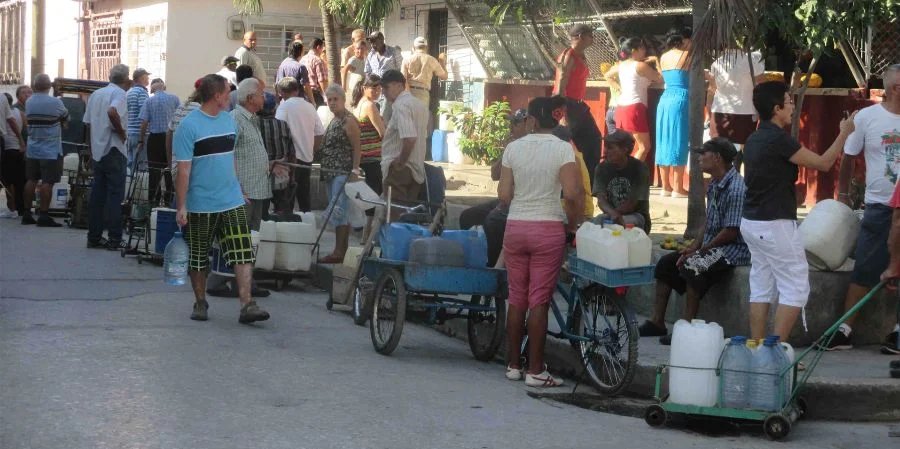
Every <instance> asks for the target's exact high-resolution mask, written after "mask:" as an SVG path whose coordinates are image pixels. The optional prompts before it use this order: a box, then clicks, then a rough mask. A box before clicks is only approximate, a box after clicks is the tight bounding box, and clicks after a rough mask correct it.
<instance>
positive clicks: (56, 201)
mask: <svg viewBox="0 0 900 449" xmlns="http://www.w3.org/2000/svg"><path fill="white" fill-rule="evenodd" d="M69 189H70V187H69V177H68V176H63V177H61V178H60V180H59V182H57V183H56V184H53V190H52V191H51V194H50V209H56V210H65V209H67V208H68V207H69Z"/></svg>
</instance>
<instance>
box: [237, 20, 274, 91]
mask: <svg viewBox="0 0 900 449" xmlns="http://www.w3.org/2000/svg"><path fill="white" fill-rule="evenodd" d="M234 57H235V58H238V60H239V63H238V65H249V66H250V67H252V68H253V76H254V77H256V78H259V79H261V80H264V81H265V80H268V79H269V78H268V76H267V75H266V66H265V64H263V61H262V58H260V57H259V55H258V54H256V33H255V32H253V31H248V32H246V33H244V45H242V46H241V48H238V49H237V51H236V52H234Z"/></svg>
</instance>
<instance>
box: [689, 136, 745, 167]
mask: <svg viewBox="0 0 900 449" xmlns="http://www.w3.org/2000/svg"><path fill="white" fill-rule="evenodd" d="M693 151H694V152H695V153H701V154H702V153H718V154H719V156H722V160H724V161H725V162H726V163H729V164H730V163H732V162H734V158H735V156H737V148H735V147H734V144H733V143H731V141H730V140H728V139H726V138H724V137H714V138H712V139H710V140H707V141H706V142H704V143H703V145H701V146H699V147H695V148H694V150H693Z"/></svg>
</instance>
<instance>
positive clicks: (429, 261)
mask: <svg viewBox="0 0 900 449" xmlns="http://www.w3.org/2000/svg"><path fill="white" fill-rule="evenodd" d="M409 261H410V262H415V263H420V264H423V265H441V266H447V267H464V266H466V253H465V250H463V246H462V244H461V243H459V242H456V241H453V240H447V239H444V238H441V237H424V238H419V239H415V240H413V241H412V242H411V243H410V245H409Z"/></svg>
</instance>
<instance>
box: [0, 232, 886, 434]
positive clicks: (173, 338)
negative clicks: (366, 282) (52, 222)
mask: <svg viewBox="0 0 900 449" xmlns="http://www.w3.org/2000/svg"><path fill="white" fill-rule="evenodd" d="M264 285H265V284H264ZM325 299H326V295H325V294H324V293H322V292H319V291H316V290H313V289H311V288H304V287H302V286H301V285H300V284H295V285H294V286H292V287H290V288H289V289H287V290H286V291H284V292H280V293H273V295H272V296H271V297H269V298H265V299H260V300H259V301H258V302H259V304H260V305H261V306H262V307H263V308H265V309H266V310H268V311H269V312H270V313H271V314H272V319H271V320H269V321H267V322H264V323H261V324H258V325H253V326H243V325H240V324H238V322H237V316H238V303H237V300H236V299H218V298H210V304H211V308H210V317H211V320H210V321H208V322H205V323H200V322H193V321H190V320H189V319H188V316H189V314H190V309H191V302H192V295H191V293H190V292H189V289H188V288H186V287H176V288H173V287H168V286H166V285H164V284H163V282H162V278H161V269H160V268H159V267H158V266H156V265H153V264H148V263H144V264H143V265H139V264H138V263H137V262H136V261H135V260H134V259H133V258H128V259H122V258H120V257H119V254H117V253H113V252H109V251H105V250H88V249H86V248H85V232H84V231H82V230H74V229H68V228H60V229H39V228H35V227H33V226H29V227H25V226H21V225H19V224H18V223H17V222H16V221H15V220H2V222H0V448H2V449H24V448H28V449H107V448H109V449H144V448H147V449H150V448H153V449H157V448H160V449H206V448H210V449H213V448H214V449H230V448H258V449H281V448H290V449H297V448H316V449H320V448H390V449H400V448H454V449H455V448H504V449H505V448H513V447H515V448H535V449H538V448H541V449H543V448H658V447H675V448H688V447H690V448H720V447H726V448H755V447H789V448H793V447H797V448H804V447H809V448H857V447H860V446H861V445H863V447H873V448H876V447H877V448H888V447H900V438H896V437H891V436H890V432H891V426H890V425H889V424H849V423H834V422H803V423H800V424H798V425H797V426H796V427H795V431H794V433H792V434H791V436H790V439H789V441H788V442H787V443H772V442H770V441H768V440H766V439H765V437H763V436H760V435H754V434H743V435H740V436H728V437H710V436H706V435H702V434H698V433H695V432H692V431H687V430H684V429H651V428H649V427H648V426H647V425H646V424H645V423H644V421H643V420H641V419H636V418H632V417H625V416H618V415H612V414H605V413H599V412H595V411H590V410H586V409H582V408H578V407H575V406H571V405H566V404H561V403H558V402H552V401H547V400H539V399H534V398H532V397H529V396H528V395H527V392H528V390H529V389H528V388H527V387H525V386H524V385H523V384H522V383H520V382H510V381H507V380H506V379H505V377H504V376H503V366H502V365H501V364H495V363H482V362H478V361H476V360H474V359H473V358H472V356H471V354H470V353H469V350H468V346H467V345H466V344H465V343H464V342H462V341H459V340H456V339H452V338H449V337H447V336H444V335H442V334H439V333H438V332H436V331H434V330H432V329H429V328H426V327H422V326H417V325H407V326H406V327H405V328H404V333H403V338H402V340H401V342H400V347H399V348H398V349H397V351H396V352H395V353H394V355H392V356H390V357H385V356H381V355H379V354H377V353H375V352H374V350H373V349H372V344H371V342H370V338H369V330H368V328H363V327H358V326H354V325H353V324H352V322H351V320H350V318H349V316H348V315H347V314H346V313H344V312H339V311H335V312H328V311H327V310H326V309H325V306H324V304H325ZM561 391H568V390H566V389H562V390H561Z"/></svg>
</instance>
